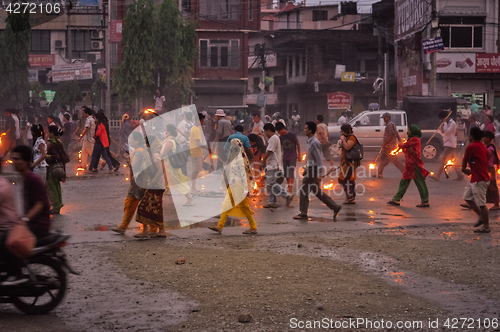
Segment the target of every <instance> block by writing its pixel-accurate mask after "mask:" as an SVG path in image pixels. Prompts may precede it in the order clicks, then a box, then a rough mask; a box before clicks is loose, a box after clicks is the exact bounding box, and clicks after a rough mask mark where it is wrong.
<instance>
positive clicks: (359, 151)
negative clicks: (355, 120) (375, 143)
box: [344, 135, 364, 162]
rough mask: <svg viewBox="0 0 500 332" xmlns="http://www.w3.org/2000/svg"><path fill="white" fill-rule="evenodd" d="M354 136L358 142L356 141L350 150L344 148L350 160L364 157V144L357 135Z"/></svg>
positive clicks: (355, 160)
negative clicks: (360, 142)
mask: <svg viewBox="0 0 500 332" xmlns="http://www.w3.org/2000/svg"><path fill="white" fill-rule="evenodd" d="M353 136H354V135H353ZM354 138H355V139H356V143H354V145H353V146H352V148H351V149H350V150H344V155H345V159H346V160H349V161H350V162H358V161H361V160H363V157H364V151H363V145H361V144H359V141H358V138H357V137H356V136H354Z"/></svg>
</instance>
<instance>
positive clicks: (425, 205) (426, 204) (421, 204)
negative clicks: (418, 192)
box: [417, 203, 430, 207]
mask: <svg viewBox="0 0 500 332" xmlns="http://www.w3.org/2000/svg"><path fill="white" fill-rule="evenodd" d="M417 207H430V205H429V203H420V204H417Z"/></svg>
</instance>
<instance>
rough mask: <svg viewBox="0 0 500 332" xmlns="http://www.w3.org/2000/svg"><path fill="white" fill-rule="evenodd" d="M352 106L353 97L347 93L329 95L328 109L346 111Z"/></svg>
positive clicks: (338, 92)
mask: <svg viewBox="0 0 500 332" xmlns="http://www.w3.org/2000/svg"><path fill="white" fill-rule="evenodd" d="M351 104H352V96H351V95H350V94H348V93H345V92H340V91H337V92H334V93H329V94H328V109H330V110H335V109H346V108H350V107H351Z"/></svg>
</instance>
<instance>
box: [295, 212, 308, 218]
mask: <svg viewBox="0 0 500 332" xmlns="http://www.w3.org/2000/svg"><path fill="white" fill-rule="evenodd" d="M293 219H307V214H302V213H299V214H298V215H296V216H294V217H293Z"/></svg>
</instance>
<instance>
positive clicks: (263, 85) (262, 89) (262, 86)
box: [259, 82, 266, 91]
mask: <svg viewBox="0 0 500 332" xmlns="http://www.w3.org/2000/svg"><path fill="white" fill-rule="evenodd" d="M265 88H266V85H265V84H264V83H262V82H260V83H259V89H260V90H261V91H264V89H265Z"/></svg>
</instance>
